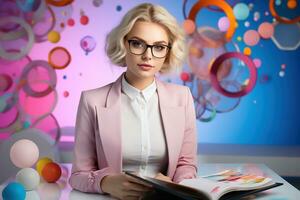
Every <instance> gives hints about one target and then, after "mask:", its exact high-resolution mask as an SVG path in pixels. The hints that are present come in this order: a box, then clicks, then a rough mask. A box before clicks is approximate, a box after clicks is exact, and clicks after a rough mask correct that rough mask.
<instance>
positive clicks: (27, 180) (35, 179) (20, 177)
mask: <svg viewBox="0 0 300 200" xmlns="http://www.w3.org/2000/svg"><path fill="white" fill-rule="evenodd" d="M16 181H17V182H19V183H21V184H22V185H23V186H24V187H25V190H27V191H30V190H34V189H36V188H37V186H38V185H39V183H40V176H39V174H38V173H37V171H36V170H34V169H32V168H23V169H21V170H20V171H19V172H18V173H17V175H16Z"/></svg>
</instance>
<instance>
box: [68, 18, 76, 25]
mask: <svg viewBox="0 0 300 200" xmlns="http://www.w3.org/2000/svg"><path fill="white" fill-rule="evenodd" d="M67 23H68V25H69V26H74V25H75V21H74V19H72V18H70V19H68V22H67Z"/></svg>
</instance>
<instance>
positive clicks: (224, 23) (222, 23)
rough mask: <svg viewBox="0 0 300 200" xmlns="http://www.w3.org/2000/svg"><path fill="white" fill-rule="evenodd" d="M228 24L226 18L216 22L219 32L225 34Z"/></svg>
mask: <svg viewBox="0 0 300 200" xmlns="http://www.w3.org/2000/svg"><path fill="white" fill-rule="evenodd" d="M229 25H230V22H229V20H228V18H227V17H221V18H220V19H219V21H218V27H219V29H220V31H222V32H226V31H227V29H228V28H229Z"/></svg>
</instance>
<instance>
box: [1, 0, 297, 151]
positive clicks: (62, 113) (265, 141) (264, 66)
mask: <svg viewBox="0 0 300 200" xmlns="http://www.w3.org/2000/svg"><path fill="white" fill-rule="evenodd" d="M12 2H13V1H2V2H1V3H2V5H5V6H1V12H0V13H1V18H0V19H1V20H2V21H1V20H0V27H1V33H9V34H10V35H11V37H12V36H14V34H16V32H18V31H20V30H22V28H20V27H18V26H17V25H15V24H13V23H12V22H10V24H8V22H6V23H5V22H3V19H5V18H6V19H7V18H8V16H11V15H13V16H17V17H18V18H21V19H26V23H27V24H28V25H29V27H30V28H31V30H30V32H31V33H30V34H34V35H35V37H34V38H35V41H34V43H33V44H32V48H30V49H29V51H28V52H27V54H26V56H23V57H21V58H19V59H15V60H10V59H8V58H7V57H6V56H5V55H3V51H2V50H5V51H7V52H11V53H12V54H14V53H16V52H18V51H20V49H22V47H24V46H26V44H27V43H28V41H29V38H30V37H29V36H28V34H27V33H26V34H25V35H23V36H22V37H18V36H17V35H16V36H14V37H12V38H11V39H10V40H9V41H8V40H7V39H5V37H4V35H3V34H2V35H0V45H1V46H0V48H1V52H0V53H1V54H0V81H1V91H0V94H1V97H0V99H1V101H0V109H1V110H0V111H1V113H0V121H1V124H0V125H1V126H0V139H1V140H2V141H5V140H8V139H9V138H10V137H11V136H12V135H13V134H16V132H18V131H24V130H26V129H30V128H37V129H39V130H41V134H46V135H50V136H51V137H52V139H53V140H55V139H56V140H57V143H58V144H60V143H62V142H64V143H65V144H64V145H67V144H66V143H69V144H72V143H73V140H74V126H75V117H76V111H77V106H78V103H79V97H80V93H81V91H83V90H88V89H92V88H96V87H100V86H104V85H106V84H108V83H110V82H113V81H114V80H115V79H116V78H117V77H118V76H119V75H120V74H121V73H122V72H123V71H124V70H125V69H124V68H120V67H117V66H114V65H112V64H111V63H110V62H109V60H108V58H107V57H106V55H105V52H104V46H105V37H106V35H107V33H109V31H110V30H111V29H112V28H113V27H115V26H116V25H117V24H118V23H119V22H120V19H121V18H122V16H123V15H124V13H126V11H127V10H129V9H130V8H132V7H134V6H136V5H137V4H139V3H143V2H145V1H139V0H131V1H122V0H111V1H101V0H94V1H93V0H75V1H73V2H72V3H71V4H69V5H66V6H63V7H57V6H53V5H50V4H45V5H44V6H45V8H44V12H43V13H42V14H41V16H39V17H37V18H36V19H35V18H34V16H32V14H31V15H30V13H33V12H24V11H23V13H22V12H19V13H18V12H17V10H18V9H19V10H22V9H21V8H20V7H19V6H18V5H17V4H15V3H14V2H13V3H12ZM20 2H26V1H20ZM150 2H151V3H154V4H160V5H162V6H163V7H165V8H166V9H167V10H168V11H169V12H170V13H171V14H173V15H174V16H175V17H176V18H177V20H178V22H179V24H180V25H182V26H183V24H184V23H186V21H185V20H186V17H187V16H188V15H189V12H190V10H191V8H192V7H193V5H194V4H195V3H197V1H196V0H186V1H182V0H174V1H173V0H159V1H158V0H151V1H150ZM226 2H227V3H228V4H229V5H230V6H231V7H232V8H234V7H235V6H236V5H237V4H238V3H242V4H243V5H246V7H247V8H246V9H244V10H243V9H241V8H240V9H239V10H238V11H237V13H235V14H236V15H240V16H241V17H243V15H245V16H246V18H245V19H242V20H237V27H236V29H235V33H234V35H233V37H232V39H231V40H230V41H229V42H227V43H225V44H224V45H221V46H219V47H218V48H216V49H214V48H206V49H205V51H203V52H204V53H206V54H205V55H204V56H202V57H201V56H200V57H198V58H197V59H198V60H196V61H195V60H194V62H196V64H195V63H194V64H191V61H189V59H190V60H192V59H193V56H194V55H193V52H191V51H192V50H191V49H190V50H189V58H188V60H187V62H186V63H185V65H184V66H183V71H182V72H177V73H173V74H172V75H169V76H160V77H159V78H161V79H163V80H165V81H169V82H174V83H178V84H185V85H187V86H189V87H190V88H191V90H192V91H193V94H195V96H197V94H196V93H197V89H199V84H202V86H201V87H202V96H201V95H200V96H199V95H198V97H201V99H202V100H203V99H205V100H206V102H208V101H211V102H210V104H207V105H205V106H204V105H202V104H201V105H198V107H197V102H196V101H195V105H196V107H197V108H198V109H199V110H201V111H199V110H198V111H199V113H198V119H197V127H198V136H199V137H198V142H199V143H200V144H204V143H206V144H207V143H213V144H247V145H274V146H278V145H279V146H299V145H300V134H299V133H300V123H299V119H298V115H299V112H300V106H299V102H300V88H299V87H300V86H299V85H300V79H299V77H298V75H299V72H300V69H299V62H298V61H299V55H300V54H299V53H300V50H299V43H300V25H299V19H298V21H296V22H295V23H291V24H284V23H281V22H278V21H277V20H275V18H274V17H273V16H272V14H271V12H270V8H269V1H266V0H264V1H259V0H255V1H248V0H241V1H236V0H229V1H226ZM288 2H289V1H283V0H282V1H276V2H275V3H274V7H275V9H276V10H277V13H278V15H280V16H284V17H285V18H289V19H292V18H296V17H299V13H300V6H299V5H296V7H295V8H294V7H293V6H291V4H289V5H288ZM44 3H45V2H44ZM296 3H297V1H296ZM41 4H42V3H41V1H36V6H39V5H41ZM24 5H25V3H24ZM23 9H24V8H23ZM248 12H249V13H248ZM24 13H25V14H24ZM28 13H29V14H28ZM247 13H248V15H247ZM225 16H226V15H225V14H224V12H221V11H219V10H218V8H217V7H213V6H211V7H209V8H203V9H201V10H200V11H199V12H198V14H197V17H196V20H195V25H196V29H201V28H203V27H210V28H213V29H215V30H217V31H218V32H219V33H218V34H216V35H217V36H220V35H222V34H220V33H222V32H220V30H221V31H223V32H224V31H226V30H227V28H228V26H227V25H228V24H226V23H227V21H226V19H225V18H224V17H225ZM245 16H244V17H245ZM33 18H34V19H33ZM221 19H223V21H222V20H221ZM80 20H81V21H80ZM224 20H225V21H224ZM33 21H34V22H33ZM263 22H268V23H270V24H272V29H274V33H273V34H272V36H270V37H271V38H268V39H264V38H262V37H261V36H260V35H259V34H258V33H257V31H258V28H259V26H260V25H261V24H262V23H263ZM185 28H186V29H185V30H186V31H188V29H189V28H191V27H190V26H189V25H187V27H185ZM8 30H9V31H8ZM249 30H254V31H255V32H256V34H255V33H253V32H252V34H249V35H248V39H247V37H246V36H245V33H246V32H247V31H249ZM51 31H55V32H51ZM266 31H268V29H267V30H266ZM57 33H58V35H59V37H60V39H58V38H56V37H57ZM250 33H251V32H250ZM207 36H208V37H210V36H211V37H213V36H214V35H213V34H212V35H210V33H208V34H207ZM1 37H2V38H1ZM55 40H56V41H55ZM187 40H188V41H192V40H193V34H187ZM217 40H218V39H217V38H216V41H217ZM258 40H259V41H258ZM249 44H250V45H249ZM199 45H200V46H201V44H199ZM56 47H63V48H64V49H65V50H66V51H67V52H68V53H69V54H70V58H69V59H68V57H67V56H66V55H67V54H66V53H65V51H64V50H57V51H56V52H55V53H54V54H53V56H52V57H51V58H50V59H49V54H50V52H51V50H53V49H54V48H56ZM246 47H247V48H246ZM245 48H246V49H245ZM250 51H251V52H250ZM203 52H202V53H203ZM212 52H213V53H212ZM225 52H240V53H241V54H247V55H249V57H250V58H251V60H252V61H253V62H254V63H255V65H256V71H257V81H256V84H255V87H254V88H253V90H251V91H250V92H249V93H248V94H246V95H245V96H242V97H239V98H230V97H226V96H224V95H222V94H220V93H218V92H217V91H215V90H214V88H213V87H212V86H211V84H210V81H209V78H207V80H201V79H200V78H199V76H198V75H197V73H196V72H195V70H196V69H195V68H197V67H199V68H200V64H199V66H197V62H198V63H202V61H203V63H204V64H203V63H202V66H201V67H202V68H203V65H204V68H206V69H207V71H209V70H208V69H209V68H210V66H211V63H212V62H213V61H214V59H216V57H217V56H218V55H221V54H222V53H225ZM197 53H199V51H198V50H197V51H196V54H197ZM36 60H43V61H45V62H46V63H50V66H51V69H49V67H47V66H48V65H47V66H46V67H44V68H42V67H40V65H42V64H37V66H36V67H32V68H30V66H28V64H29V63H30V62H32V61H36ZM68 61H70V63H69V64H68V65H67V66H65V68H63V69H57V68H55V67H53V63H56V64H57V65H63V64H64V63H66V62H68ZM229 61H230V62H231V64H230V66H231V70H229V71H230V72H229V75H228V76H227V77H226V80H230V81H234V83H235V84H237V85H238V86H237V88H234V87H233V89H232V88H231V89H232V90H233V91H236V90H240V89H241V88H242V87H243V84H244V85H247V81H248V80H247V79H249V70H248V68H247V66H245V65H243V63H242V62H241V61H240V60H238V59H230V60H229ZM229 61H228V62H229ZM191 65H193V66H191ZM225 67H226V66H225ZM25 69H26V70H27V71H28V70H29V72H28V76H24V73H25V71H26V70H25ZM225 70H226V69H225ZM50 72H51V73H52V76H51V73H50ZM54 76H55V77H56V78H55V79H54V78H53V77H54ZM207 77H209V76H208V75H207ZM224 80H225V79H224ZM10 82H11V83H10ZM26 84H27V86H28V85H29V86H30V87H31V88H32V89H33V90H34V91H44V90H45V89H47V88H48V87H49V88H50V92H48V94H47V95H40V96H38V95H34V94H32V93H31V95H30V93H29V92H28V90H29V89H28V87H27V89H26V86H25V85H26ZM227 89H228V90H231V89H230V87H228V88H227ZM198 91H199V90H198ZM214 99H215V101H214ZM214 110H215V111H216V113H215V116H214V112H213V111H214ZM198 111H197V112H198ZM211 116H213V117H211ZM210 117H211V118H210Z"/></svg>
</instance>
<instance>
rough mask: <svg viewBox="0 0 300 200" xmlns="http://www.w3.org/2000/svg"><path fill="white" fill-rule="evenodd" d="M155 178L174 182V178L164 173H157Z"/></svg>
mask: <svg viewBox="0 0 300 200" xmlns="http://www.w3.org/2000/svg"><path fill="white" fill-rule="evenodd" d="M154 178H156V179H158V180H162V181H167V182H172V179H171V178H170V177H168V176H165V175H163V174H162V173H158V174H156V176H155V177H154Z"/></svg>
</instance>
